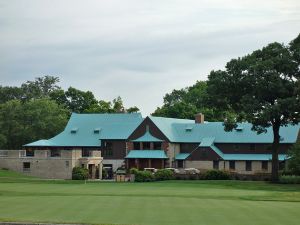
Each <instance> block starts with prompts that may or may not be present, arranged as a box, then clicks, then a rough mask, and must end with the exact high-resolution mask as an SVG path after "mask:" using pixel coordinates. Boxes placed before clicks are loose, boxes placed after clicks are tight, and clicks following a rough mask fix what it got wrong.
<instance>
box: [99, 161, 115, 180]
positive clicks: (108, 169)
mask: <svg viewBox="0 0 300 225" xmlns="http://www.w3.org/2000/svg"><path fill="white" fill-rule="evenodd" d="M103 170H104V173H103V174H102V176H103V179H113V177H114V176H113V165H112V164H103Z"/></svg>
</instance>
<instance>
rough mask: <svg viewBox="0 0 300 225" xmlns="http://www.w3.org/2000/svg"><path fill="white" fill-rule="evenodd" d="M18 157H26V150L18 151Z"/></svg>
mask: <svg viewBox="0 0 300 225" xmlns="http://www.w3.org/2000/svg"><path fill="white" fill-rule="evenodd" d="M19 158H26V150H20V151H19Z"/></svg>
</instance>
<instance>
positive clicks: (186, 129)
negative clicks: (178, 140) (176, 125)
mask: <svg viewBox="0 0 300 225" xmlns="http://www.w3.org/2000/svg"><path fill="white" fill-rule="evenodd" d="M192 130H193V127H192V126H186V127H185V131H186V132H191V131H192Z"/></svg>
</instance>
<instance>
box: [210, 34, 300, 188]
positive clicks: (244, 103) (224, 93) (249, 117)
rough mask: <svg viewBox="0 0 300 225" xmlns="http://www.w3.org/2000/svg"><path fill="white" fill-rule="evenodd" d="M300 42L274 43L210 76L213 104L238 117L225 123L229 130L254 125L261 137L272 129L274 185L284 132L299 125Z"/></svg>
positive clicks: (213, 72) (234, 60)
mask: <svg viewBox="0 0 300 225" xmlns="http://www.w3.org/2000/svg"><path fill="white" fill-rule="evenodd" d="M299 40H300V38H299V37H298V38H296V39H295V40H294V41H292V42H291V43H290V45H288V46H285V45H284V44H280V43H276V42H275V43H271V44H269V45H268V46H266V47H264V48H262V49H260V50H257V51H254V52H253V53H251V54H249V55H246V56H244V57H241V58H237V59H233V60H231V61H230V62H228V63H227V65H226V70H225V71H212V72H211V73H210V75H209V81H208V93H209V95H210V97H211V100H212V101H214V104H215V105H217V106H219V107H221V108H227V109H228V110H232V111H234V112H235V113H236V115H237V116H236V117H230V118H228V119H227V120H226V121H225V129H226V130H232V129H234V128H235V127H236V126H237V124H236V123H237V122H240V121H248V122H250V123H252V124H253V126H252V129H253V130H255V131H257V132H258V133H262V132H267V128H268V127H272V130H273V144H272V181H274V182H276V181H278V148H279V143H280V133H279V132H280V128H281V127H282V126H287V125H291V124H292V125H294V124H297V123H298V122H299V112H300V99H299V93H300V92H299V78H300V77H299V74H300V73H299V68H300V66H299V65H300V64H299V61H300V60H299V56H300V54H299V53H300V48H299V46H300V45H299V43H300V42H299ZM297 57H298V58H297Z"/></svg>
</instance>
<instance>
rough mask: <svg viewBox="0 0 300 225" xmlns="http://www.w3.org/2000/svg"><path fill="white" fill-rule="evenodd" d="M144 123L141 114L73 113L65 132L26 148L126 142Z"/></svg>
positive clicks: (92, 145) (28, 145) (89, 145)
mask: <svg viewBox="0 0 300 225" xmlns="http://www.w3.org/2000/svg"><path fill="white" fill-rule="evenodd" d="M142 121H143V118H142V116H141V114H140V113H116V114H77V113H72V115H71V118H70V120H69V122H68V124H67V126H66V128H65V130H64V131H63V132H61V133H60V134H58V135H56V136H55V137H53V138H50V139H49V140H40V141H36V142H33V143H30V144H27V145H24V146H26V147H31V146H32V147H35V146H36V147H39V146H73V147H76V146H87V147H95V146H100V145H101V141H100V139H112V140H113V139H116V140H126V139H127V138H128V137H129V135H130V134H131V133H132V132H133V131H134V130H135V129H136V127H137V126H138V125H139V124H140V123H141V122H142Z"/></svg>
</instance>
